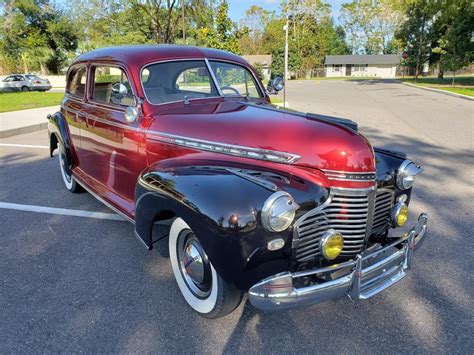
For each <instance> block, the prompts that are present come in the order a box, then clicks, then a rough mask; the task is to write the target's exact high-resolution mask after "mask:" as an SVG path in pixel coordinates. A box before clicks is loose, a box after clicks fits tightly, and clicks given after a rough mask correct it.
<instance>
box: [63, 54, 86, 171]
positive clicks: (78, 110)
mask: <svg viewBox="0 0 474 355" xmlns="http://www.w3.org/2000/svg"><path fill="white" fill-rule="evenodd" d="M86 85H87V66H86V64H85V63H83V64H78V65H74V66H73V67H71V68H70V69H69V71H68V73H67V80H66V93H65V96H64V100H63V102H62V103H61V112H62V114H63V116H64V117H65V119H66V121H67V123H68V125H67V126H68V129H69V136H70V137H71V140H72V144H73V151H72V154H73V155H74V157H73V161H74V162H75V164H74V166H73V170H74V169H82V165H83V160H84V158H83V154H82V148H81V146H82V144H81V128H83V127H85V125H86V117H85V115H84V113H83V106H84V101H85V99H86V87H87V86H86Z"/></svg>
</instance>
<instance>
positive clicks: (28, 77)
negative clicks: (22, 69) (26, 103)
mask: <svg viewBox="0 0 474 355" xmlns="http://www.w3.org/2000/svg"><path fill="white" fill-rule="evenodd" d="M49 89H51V83H50V82H49V80H48V79H41V78H40V77H38V76H36V75H34V74H12V75H9V76H7V77H6V78H5V79H3V80H2V81H1V82H0V91H47V90H49Z"/></svg>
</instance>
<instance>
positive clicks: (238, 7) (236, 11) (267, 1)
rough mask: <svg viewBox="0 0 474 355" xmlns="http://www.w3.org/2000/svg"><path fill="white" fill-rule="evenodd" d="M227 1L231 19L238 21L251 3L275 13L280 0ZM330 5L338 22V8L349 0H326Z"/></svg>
mask: <svg viewBox="0 0 474 355" xmlns="http://www.w3.org/2000/svg"><path fill="white" fill-rule="evenodd" d="M228 1H229V16H230V17H231V18H232V20H233V21H235V22H239V21H240V19H241V18H242V17H243V15H244V12H245V10H247V9H248V8H249V7H250V6H252V5H257V6H260V7H262V8H264V9H266V10H273V11H276V12H277V13H278V12H279V11H280V3H281V0H228ZM326 2H327V3H329V4H330V5H331V9H332V16H333V18H334V21H335V22H336V23H337V22H338V17H339V10H340V8H341V4H343V3H346V2H349V0H326Z"/></svg>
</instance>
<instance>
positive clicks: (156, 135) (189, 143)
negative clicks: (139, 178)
mask: <svg viewBox="0 0 474 355" xmlns="http://www.w3.org/2000/svg"><path fill="white" fill-rule="evenodd" d="M147 138H149V139H151V140H155V141H159V142H164V143H171V144H176V145H179V146H183V147H188V148H191V149H199V150H205V151H209V152H214V153H221V154H227V155H233V156H239V157H243V158H250V159H256V160H265V161H272V162H276V163H285V164H293V163H294V162H296V161H297V160H299V159H300V158H301V157H300V156H299V155H297V154H292V153H287V152H280V151H276V150H268V149H259V148H253V147H245V146H239V145H233V144H227V143H220V142H213V141H206V140H202V139H196V138H188V137H183V136H178V135H174V134H169V133H162V132H156V131H148V132H147Z"/></svg>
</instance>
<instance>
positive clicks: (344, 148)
mask: <svg viewBox="0 0 474 355" xmlns="http://www.w3.org/2000/svg"><path fill="white" fill-rule="evenodd" d="M282 85H283V82H282V79H281V78H278V77H277V78H275V79H274V80H273V81H271V82H270V84H269V88H268V90H269V91H272V92H276V91H278V90H281V88H282ZM48 128H49V136H50V151H51V156H52V155H53V151H54V150H56V149H58V150H59V154H58V157H59V163H60V170H61V175H62V178H63V180H64V184H65V186H66V188H67V189H68V190H69V191H71V192H77V191H79V190H80V189H81V188H84V189H85V190H87V191H89V192H90V193H91V194H92V195H93V196H95V197H96V198H97V199H99V200H100V201H102V202H103V203H105V204H106V205H107V206H109V207H110V208H112V209H113V210H115V211H116V212H117V213H119V214H121V215H122V216H123V217H124V218H126V219H127V220H129V221H130V222H131V223H134V225H135V234H136V236H137V237H138V239H139V240H140V241H141V242H142V244H143V245H144V246H145V247H146V248H147V249H150V250H151V249H152V248H153V245H154V243H156V242H157V240H154V239H153V236H154V234H153V228H154V226H155V224H156V223H157V222H160V223H163V222H167V223H169V226H170V229H169V235H166V236H162V237H161V238H168V245H169V258H170V261H171V265H172V269H173V272H174V276H175V278H176V281H177V284H178V287H179V289H180V290H181V293H182V294H183V296H184V298H185V300H186V301H187V302H188V304H189V305H190V306H191V307H192V308H193V309H194V310H196V311H197V312H199V313H200V314H202V315H203V316H206V317H211V318H212V317H219V316H223V315H225V314H227V313H229V312H231V311H232V310H234V309H235V308H236V307H237V305H238V304H239V303H240V302H241V300H242V297H243V294H244V293H245V292H246V291H248V294H249V299H250V302H251V303H252V304H253V305H254V306H256V307H257V308H260V309H264V310H272V309H284V308H290V307H294V306H298V305H306V304H313V303H318V302H322V301H325V300H329V299H334V298H338V297H343V296H349V297H350V298H351V299H352V300H356V299H367V298H370V297H372V296H374V295H375V294H377V293H379V292H380V291H382V290H384V289H386V288H387V287H389V286H391V285H392V284H394V283H396V282H397V281H399V280H400V279H402V278H403V277H404V276H405V274H406V271H407V270H408V269H409V268H410V263H411V258H412V255H413V251H414V249H415V248H416V247H417V246H418V245H420V241H422V240H423V237H424V236H425V233H426V225H427V216H426V215H425V214H421V215H420V216H419V218H418V220H417V222H416V223H415V224H414V225H413V227H412V228H411V229H410V230H409V231H408V232H407V233H401V232H398V233H397V232H396V228H398V227H401V226H403V225H404V224H405V222H406V220H407V215H408V204H409V202H410V196H411V190H412V185H413V182H414V179H415V176H416V175H417V174H418V173H419V172H420V171H421V169H420V168H419V167H418V166H417V165H416V164H415V163H413V162H412V161H411V160H408V159H407V158H406V156H405V155H404V154H402V153H398V152H393V151H388V150H383V149H378V148H373V147H372V146H371V145H370V143H369V142H368V141H367V139H365V138H364V136H363V135H361V134H360V133H358V132H357V124H356V123H355V122H353V121H350V120H345V119H340V118H334V117H327V116H321V115H317V114H305V113H299V112H290V111H287V110H282V109H279V108H278V107H275V106H272V105H271V104H270V100H269V96H268V92H267V90H266V89H265V88H264V86H263V85H262V83H261V81H260V80H259V78H258V76H257V74H256V72H255V70H254V69H253V68H252V67H251V66H250V65H249V64H248V63H247V62H246V61H245V60H243V59H242V58H240V57H238V56H236V55H233V54H230V53H227V52H223V51H218V50H213V49H206V48H196V47H190V46H172V45H163V46H128V47H114V48H104V49H98V50H94V51H91V52H89V53H86V54H83V55H81V56H80V57H78V58H77V59H76V60H75V61H74V63H73V64H72V65H71V67H70V68H69V70H68V73H67V88H66V94H65V97H64V100H63V102H62V104H61V109H60V111H59V112H56V113H55V114H54V115H51V116H49V124H48ZM392 228H394V229H395V231H391V229H392ZM389 232H390V233H389ZM155 234H156V233H155ZM104 252H105V251H104Z"/></svg>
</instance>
